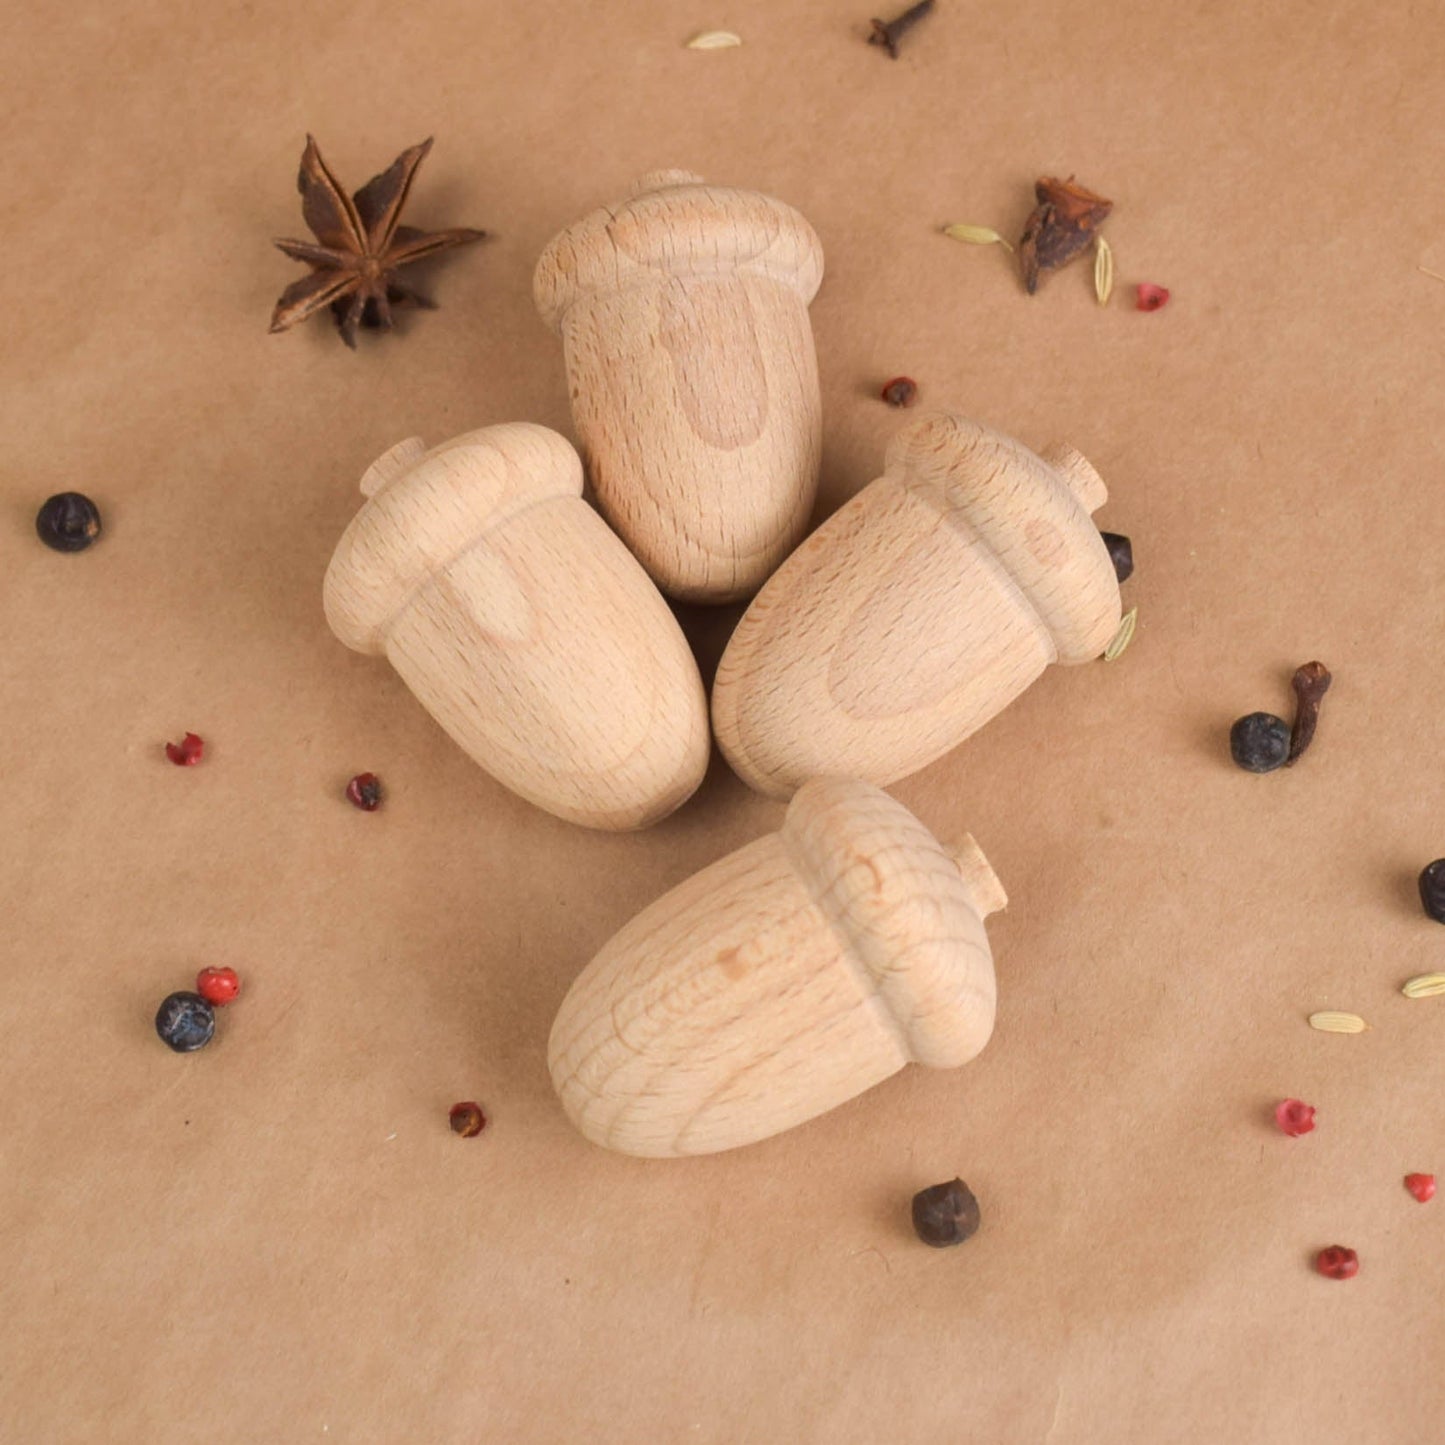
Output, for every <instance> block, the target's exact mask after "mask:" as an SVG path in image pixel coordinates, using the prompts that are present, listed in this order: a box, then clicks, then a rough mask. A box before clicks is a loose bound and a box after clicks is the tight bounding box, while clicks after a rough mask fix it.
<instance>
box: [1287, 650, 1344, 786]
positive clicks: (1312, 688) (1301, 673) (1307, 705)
mask: <svg viewBox="0 0 1445 1445" xmlns="http://www.w3.org/2000/svg"><path fill="white" fill-rule="evenodd" d="M1332 681H1334V679H1333V678H1332V677H1331V676H1330V670H1329V668H1327V667H1326V666H1325V665H1324V663H1322V662H1307V663H1305V664H1304V666H1303V667H1298V668H1296V669H1295V674H1294V677H1293V678H1292V679H1291V681H1290V686H1291V687H1293V688H1294V695H1295V714H1294V727H1293V729H1292V730H1291V732H1290V735H1289V756H1288V757H1287V758H1286V759H1285V763H1286V764H1290V763H1293V762H1294V760H1295V759H1296V758H1297V757H1299V756H1300V754H1301V753H1303V752H1304V750H1305V749H1306V748H1307V747H1309V745H1310V743H1311V742H1312V741H1313V739H1314V735H1315V724H1316V723H1317V722H1318V721H1319V716H1320V699H1321V698H1322V697H1324V695H1325V694H1326V693H1327V692H1328V691H1329V690H1330V683H1331V682H1332Z"/></svg>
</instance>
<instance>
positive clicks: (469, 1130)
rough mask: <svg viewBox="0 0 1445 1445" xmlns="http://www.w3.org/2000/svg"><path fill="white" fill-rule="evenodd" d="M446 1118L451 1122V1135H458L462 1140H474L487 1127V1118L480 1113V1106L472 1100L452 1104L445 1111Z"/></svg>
mask: <svg viewBox="0 0 1445 1445" xmlns="http://www.w3.org/2000/svg"><path fill="white" fill-rule="evenodd" d="M447 1118H448V1119H449V1120H450V1121H451V1126H452V1133H453V1134H460V1135H461V1136H462V1138H463V1139H472V1138H475V1137H476V1135H478V1134H480V1133H481V1132H482V1130H483V1129H485V1128H486V1127H487V1116H486V1115H485V1114H484V1113H482V1106H481V1105H480V1104H478V1103H476V1102H475V1101H474V1100H472V1099H468V1100H467V1101H466V1102H465V1103H463V1104H453V1105H452V1106H451V1108H450V1109H449V1110H448V1111H447Z"/></svg>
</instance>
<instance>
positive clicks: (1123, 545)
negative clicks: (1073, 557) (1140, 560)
mask: <svg viewBox="0 0 1445 1445" xmlns="http://www.w3.org/2000/svg"><path fill="white" fill-rule="evenodd" d="M1099 535H1100V536H1101V537H1102V538H1103V539H1104V545H1105V546H1106V547H1107V548H1108V549H1109V560H1110V561H1111V562H1112V563H1113V564H1114V576H1115V577H1116V578H1117V579H1118V580H1119V581H1120V582H1127V581H1128V580H1129V579H1130V578H1131V577H1132V576H1133V575H1134V544H1133V543H1132V542H1131V541H1130V540H1129V539H1128V538H1127V537H1126V536H1125V535H1124V534H1123V533H1122V532H1100V533H1099Z"/></svg>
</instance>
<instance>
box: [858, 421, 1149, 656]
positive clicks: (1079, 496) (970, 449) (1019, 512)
mask: <svg viewBox="0 0 1445 1445" xmlns="http://www.w3.org/2000/svg"><path fill="white" fill-rule="evenodd" d="M886 467H887V470H888V471H890V472H895V473H897V474H898V475H899V476H900V477H901V479H902V481H903V484H904V486H906V487H907V488H908V489H909V490H910V491H911V492H913V493H914V494H915V495H917V496H921V497H923V498H925V499H927V500H930V501H933V502H934V504H935V505H937V506H939V507H940V509H942V510H944V511H945V512H947V513H949V514H952V515H956V516H958V517H960V518H961V519H962V520H963V521H965V522H966V523H967V525H968V527H969V529H970V530H971V531H972V532H973V533H974V534H975V535H977V537H978V538H979V539H980V540H981V541H982V542H983V543H985V544H986V545H987V546H988V548H989V549H990V550H991V551H992V552H993V553H994V555H995V556H996V557H997V558H998V560H999V562H1000V563H1001V564H1002V565H1003V567H1004V568H1005V569H1006V570H1007V572H1008V574H1009V575H1010V576H1011V577H1012V578H1013V580H1014V582H1015V583H1017V585H1018V587H1019V590H1020V591H1021V592H1022V593H1023V595H1024V596H1025V597H1026V598H1027V599H1028V601H1029V604H1030V606H1031V607H1032V608H1033V609H1034V611H1035V613H1036V614H1037V615H1038V617H1039V620H1040V621H1041V622H1042V623H1043V624H1044V626H1045V627H1046V628H1047V629H1048V631H1049V634H1050V636H1052V638H1053V640H1054V646H1055V647H1056V648H1057V650H1058V660H1059V661H1060V662H1088V661H1091V660H1092V659H1094V658H1097V657H1098V656H1099V655H1100V654H1101V653H1102V652H1103V651H1104V648H1105V647H1107V646H1108V644H1109V641H1110V639H1111V638H1112V637H1113V636H1114V633H1115V632H1116V631H1117V629H1118V626H1119V614H1120V610H1121V607H1120V602H1119V580H1118V577H1117V576H1116V574H1115V571H1114V563H1113V561H1112V560H1111V559H1110V557H1109V549H1108V548H1107V547H1106V546H1105V545H1104V540H1103V538H1102V537H1101V536H1100V535H1099V529H1098V528H1097V527H1096V526H1095V525H1094V522H1093V519H1092V518H1091V516H1090V513H1091V512H1093V511H1094V509H1095V508H1097V507H1100V506H1102V505H1103V504H1104V502H1106V501H1107V500H1108V495H1109V494H1108V491H1107V490H1106V489H1105V486H1104V483H1103V480H1102V479H1101V478H1100V476H1099V474H1098V472H1096V471H1095V470H1094V468H1093V467H1092V466H1091V465H1090V464H1089V462H1088V461H1087V460H1086V459H1085V458H1084V457H1082V456H1081V455H1080V454H1079V453H1078V452H1076V451H1074V450H1073V448H1072V447H1058V448H1055V449H1054V450H1052V451H1051V452H1050V453H1049V454H1048V455H1047V457H1041V456H1038V455H1037V454H1035V453H1034V452H1031V451H1030V450H1029V449H1028V448H1027V447H1026V446H1024V445H1023V444H1022V443H1021V442H1017V441H1015V440H1014V439H1013V438H1012V437H1008V436H1005V435H1004V434H1003V433H1002V432H996V431H994V430H992V429H991V428H990V427H986V426H981V425H980V424H979V423H978V422H976V421H970V420H969V419H968V418H967V417H963V416H959V415H957V414H956V413H953V412H942V411H940V412H929V413H926V414H925V415H923V416H920V417H918V418H917V419H916V420H914V421H911V422H909V423H908V425H907V426H905V427H904V428H903V429H902V430H901V431H900V432H899V433H898V434H897V435H896V436H895V437H894V438H893V441H892V442H891V444H890V445H889V447H888V452H887V461H886ZM1021 487H1024V488H1027V490H1028V498H1027V505H1026V506H1022V507H1021V506H1019V505H1018V504H1017V503H1016V502H1015V501H1014V500H1013V499H1014V497H1015V496H1016V495H1017V493H1018V492H1019V490H1020V488H1021ZM1066 558H1067V559H1069V561H1070V566H1071V567H1072V568H1074V569H1076V570H1075V573H1074V576H1075V577H1076V579H1078V580H1075V581H1074V582H1072V583H1071V584H1070V585H1069V586H1068V587H1062V588H1061V587H1058V586H1055V585H1053V579H1054V578H1055V576H1056V575H1057V573H1058V571H1059V568H1060V567H1061V565H1062V564H1063V562H1064V560H1065V559H1066Z"/></svg>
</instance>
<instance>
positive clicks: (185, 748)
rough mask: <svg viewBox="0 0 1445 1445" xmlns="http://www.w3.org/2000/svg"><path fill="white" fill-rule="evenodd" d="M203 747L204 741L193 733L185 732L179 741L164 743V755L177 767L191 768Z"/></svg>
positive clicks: (198, 759)
mask: <svg viewBox="0 0 1445 1445" xmlns="http://www.w3.org/2000/svg"><path fill="white" fill-rule="evenodd" d="M205 749H206V745H205V743H204V742H203V741H202V740H201V739H200V738H199V737H197V736H196V734H195V733H187V734H186V735H185V737H183V738H182V739H181V740H180V742H178V743H167V744H166V756H167V757H168V758H169V759H170V760H171V761H172V762H173V763H174V764H175V765H176V766H177V767H178V768H193V767H195V765H196V764H197V763H198V762H200V760H201V755H202V753H204V752H205Z"/></svg>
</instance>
